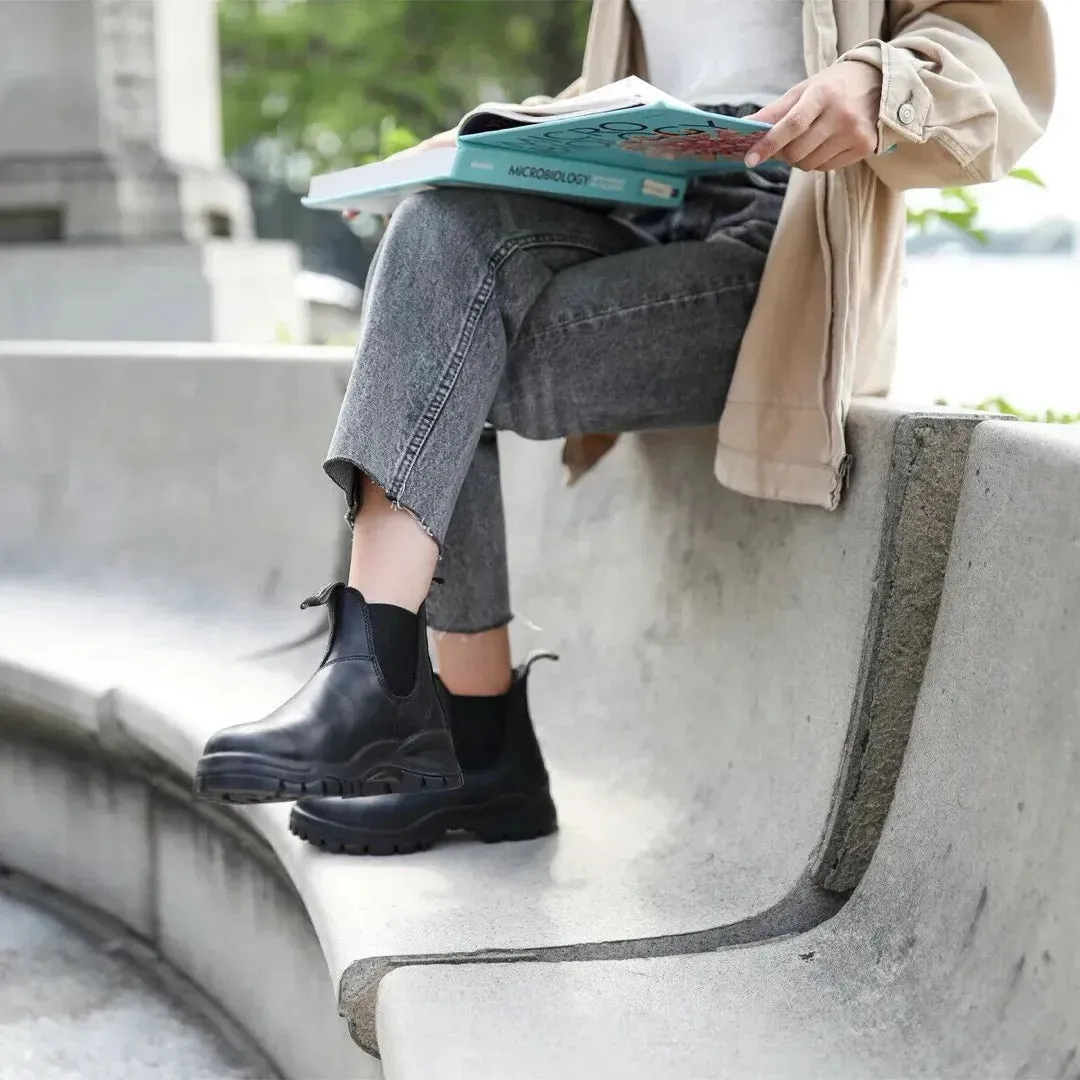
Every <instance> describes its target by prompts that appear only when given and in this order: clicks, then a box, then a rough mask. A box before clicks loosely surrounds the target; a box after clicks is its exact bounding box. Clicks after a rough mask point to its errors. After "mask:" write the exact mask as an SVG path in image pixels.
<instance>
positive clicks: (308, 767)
mask: <svg viewBox="0 0 1080 1080" xmlns="http://www.w3.org/2000/svg"><path fill="white" fill-rule="evenodd" d="M320 604H327V605H328V606H329V610H330V642H329V645H328V646H327V649H326V655H325V656H324V657H323V660H322V663H321V664H320V665H319V669H318V670H317V671H316V672H315V674H314V675H312V677H311V678H310V679H309V680H308V681H307V682H306V683H305V684H304V685H303V686H302V687H301V688H300V689H299V691H297V693H296V694H295V695H293V697H292V698H290V699H289V700H288V701H287V702H285V704H284V705H282V706H281V708H279V709H278V710H277V711H276V712H273V713H271V714H270V715H269V716H268V717H266V719H265V720H259V721H256V722H255V723H252V724H241V725H239V726H238V727H231V728H226V729H225V730H224V731H219V732H218V733H217V734H216V735H214V736H213V737H212V738H211V739H210V741H209V742H208V743H207V744H206V748H205V749H204V751H203V756H202V758H201V759H200V760H199V763H198V765H197V766H196V768H195V793H196V794H197V795H199V796H201V797H202V798H205V799H218V800H223V801H227V802H277V801H284V800H288V799H296V798H299V797H300V796H301V795H306V794H310V793H313V792H317V793H319V794H324V795H376V794H379V795H381V794H384V793H388V792H397V791H420V790H422V789H424V788H428V787H435V788H441V789H446V788H454V787H459V786H460V785H461V770H460V769H459V768H458V764H457V759H456V758H455V757H454V746H453V742H452V740H451V737H450V732H449V731H448V730H447V726H446V715H445V712H444V709H443V704H442V700H441V699H440V697H439V694H438V692H437V690H436V687H435V680H434V676H433V675H432V671H431V661H430V659H429V658H428V649H427V623H426V619H425V618H424V609H423V608H421V609H420V615H419V618H418V619H417V623H418V626H417V633H418V634H419V644H418V657H419V662H418V664H417V674H416V682H415V685H414V686H413V688H412V690H411V691H410V692H409V693H408V694H407V695H406V696H404V697H398V696H395V695H394V694H392V693H391V692H390V691H389V690H388V689H387V688H386V684H385V680H384V678H383V675H382V672H381V670H380V668H379V663H378V660H377V659H376V656H375V650H374V648H373V646H372V635H371V622H370V619H369V617H368V606H367V603H366V601H365V600H364V598H363V596H361V595H360V593H358V592H357V591H356V590H355V589H351V588H348V587H346V586H345V585H343V584H341V583H340V582H339V583H337V584H335V585H328V586H327V587H326V588H325V589H323V591H322V592H321V593H319V594H318V595H317V596H312V597H309V598H308V599H307V600H305V601H304V603H303V605H302V607H315V606H318V605H320Z"/></svg>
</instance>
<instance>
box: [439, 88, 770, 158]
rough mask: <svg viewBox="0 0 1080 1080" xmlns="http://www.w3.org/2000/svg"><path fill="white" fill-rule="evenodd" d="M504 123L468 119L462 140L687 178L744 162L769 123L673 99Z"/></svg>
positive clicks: (487, 117) (488, 117)
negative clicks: (541, 120) (511, 124)
mask: <svg viewBox="0 0 1080 1080" xmlns="http://www.w3.org/2000/svg"><path fill="white" fill-rule="evenodd" d="M500 122H504V121H502V118H501V117H499V116H497V115H495V114H492V113H478V114H475V115H473V116H472V117H469V118H467V119H466V121H465V123H464V124H463V125H462V128H461V132H460V133H459V135H458V139H459V142H460V144H461V145H463V146H475V147H481V146H484V147H497V148H499V149H504V150H517V151H520V152H524V153H529V154H535V155H537V156H539V157H543V158H555V159H558V160H563V161H572V162H580V163H588V164H590V165H605V166H611V167H614V168H624V169H640V170H648V171H649V172H652V173H665V174H668V175H671V176H680V177H691V176H702V175H706V174H708V173H716V172H722V171H724V170H726V169H733V168H739V169H743V168H745V167H746V166H745V165H744V163H743V159H744V158H745V156H746V154H747V152H748V151H749V150H750V148H751V147H752V146H753V145H754V144H755V143H756V142H757V141H758V140H759V139H760V138H761V137H762V135H763V134H764V133H765V132H766V131H768V130H769V126H770V125H768V124H765V123H761V122H759V121H755V120H744V119H739V118H737V117H732V116H722V115H719V114H717V113H711V112H706V111H705V110H704V109H695V108H693V107H692V106H689V105H682V104H680V103H677V102H667V101H663V102H657V103H654V104H645V105H636V106H631V107H630V108H626V109H618V110H615V111H611V112H604V113H599V114H593V115H590V116H569V117H565V118H560V119H552V120H546V121H545V122H544V123H542V124H523V125H521V126H515V127H503V126H496V125H499V124H500Z"/></svg>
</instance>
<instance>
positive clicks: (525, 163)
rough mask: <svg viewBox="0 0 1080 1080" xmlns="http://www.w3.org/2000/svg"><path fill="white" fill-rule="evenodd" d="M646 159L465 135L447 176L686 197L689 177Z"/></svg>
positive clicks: (647, 198)
mask: <svg viewBox="0 0 1080 1080" xmlns="http://www.w3.org/2000/svg"><path fill="white" fill-rule="evenodd" d="M642 164H643V165H644V168H639V167H634V168H626V167H620V166H618V165H609V164H602V163H593V162H587V161H581V160H578V159H574V158H555V157H554V156H552V155H550V154H548V155H543V154H535V153H530V152H528V151H526V150H520V149H510V148H507V147H502V146H495V145H491V144H490V143H487V142H483V143H481V142H472V141H469V140H465V139H462V140H460V141H459V144H458V152H457V156H456V157H455V159H454V165H453V168H452V169H451V173H450V176H448V177H447V180H449V181H457V182H464V183H468V184H479V185H482V186H484V187H501V188H511V189H517V190H520V191H534V192H538V193H541V194H548V195H561V196H563V197H565V198H569V199H590V200H599V201H600V202H614V203H635V204H637V205H639V206H660V207H664V206H677V205H678V204H679V203H680V202H682V198H683V195H685V193H686V180H685V178H683V177H681V176H672V175H669V174H668V173H666V172H663V171H659V170H656V169H654V168H652V167H651V166H650V164H649V163H647V162H643V163H642Z"/></svg>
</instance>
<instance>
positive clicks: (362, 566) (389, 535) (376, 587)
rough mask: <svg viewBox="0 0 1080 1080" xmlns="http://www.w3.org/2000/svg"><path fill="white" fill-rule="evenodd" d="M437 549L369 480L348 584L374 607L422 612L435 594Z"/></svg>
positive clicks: (364, 489)
mask: <svg viewBox="0 0 1080 1080" xmlns="http://www.w3.org/2000/svg"><path fill="white" fill-rule="evenodd" d="M438 557H439V549H438V545H437V544H436V543H435V541H434V540H433V539H432V538H431V537H430V536H429V535H428V534H427V532H425V531H424V529H423V527H422V526H421V525H420V523H419V522H418V521H417V520H416V518H414V517H413V516H412V514H410V513H409V512H408V511H405V510H399V509H397V508H396V507H394V506H392V505H391V504H390V501H389V500H388V499H387V497H386V495H385V493H384V492H383V491H382V489H381V488H380V487H379V486H378V485H377V484H375V483H373V482H372V481H371V480H369V479H368V478H367V477H365V478H364V480H363V481H362V484H361V499H360V509H359V511H358V512H357V515H356V520H355V522H354V524H353V542H352V557H351V559H350V562H349V584H350V585H351V586H352V587H353V588H354V589H357V590H358V591H359V592H361V593H363V595H364V599H365V600H367V601H368V603H370V604H393V605H395V606H396V607H401V608H405V609H406V610H408V611H412V612H414V613H415V612H417V611H419V610H420V605H421V604H422V603H423V602H424V599H425V597H426V596H427V594H428V590H429V589H430V588H431V578H432V575H433V574H434V572H435V563H436V561H437V560H438Z"/></svg>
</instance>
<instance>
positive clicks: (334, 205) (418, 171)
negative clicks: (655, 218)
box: [302, 77, 770, 214]
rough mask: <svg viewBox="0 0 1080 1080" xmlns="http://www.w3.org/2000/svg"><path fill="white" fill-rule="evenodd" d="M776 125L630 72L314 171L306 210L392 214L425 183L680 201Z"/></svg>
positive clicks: (473, 116)
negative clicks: (439, 139)
mask: <svg viewBox="0 0 1080 1080" xmlns="http://www.w3.org/2000/svg"><path fill="white" fill-rule="evenodd" d="M769 127H770V125H769V124H765V123H761V122H760V121H755V120H745V119H740V118H738V117H734V116H722V115H720V114H718V113H711V112H707V111H705V110H704V109H697V108H694V106H692V105H687V104H685V103H683V102H681V101H678V100H677V99H675V98H672V97H669V96H668V95H666V94H664V93H662V92H661V91H660V90H657V89H656V87H655V86H651V85H650V84H649V83H647V82H645V81H644V80H642V79H638V78H635V77H631V78H628V79H623V80H621V81H620V82H617V83H612V84H611V85H610V86H605V87H602V88H601V89H599V90H595V91H593V92H592V93H589V94H582V95H581V96H580V97H576V98H568V99H565V100H562V101H558V100H557V101H551V102H546V103H544V104H542V105H501V104H487V105H481V106H479V107H478V108H476V109H474V110H473V111H472V112H470V113H467V114H466V115H465V117H464V118H463V119H462V121H461V123H460V124H459V125H458V128H457V141H456V145H455V146H446V147H436V148H433V149H430V150H419V151H416V152H414V153H410V152H406V153H404V154H400V155H395V156H394V157H391V158H387V159H386V160H385V161H379V162H375V163H374V164H371V165H360V166H357V167H356V168H353V169H343V170H339V171H337V172H331V173H325V174H323V175H321V176H315V177H312V180H311V186H310V189H309V191H308V195H307V197H306V198H304V199H303V200H302V201H303V203H304V205H305V206H309V207H313V208H315V209H320V210H366V211H370V212H372V213H377V214H386V213H389V212H390V211H392V210H393V208H394V207H395V206H396V205H397V204H398V203H399V202H400V201H401V200H402V199H403V198H405V197H406V196H407V195H410V194H412V193H413V192H415V191H422V190H424V189H425V188H431V187H443V186H466V187H485V188H504V189H512V190H518V191H528V192H534V193H537V194H543V195H554V196H558V197H562V198H566V199H573V200H577V199H584V200H588V201H593V202H603V203H609V204H626V203H628V204H633V205H637V206H659V207H669V206H677V205H678V204H679V203H680V202H682V199H683V196H684V195H685V193H686V183H687V181H688V180H689V179H690V178H691V177H694V176H703V175H707V174H710V173H717V172H723V171H725V170H729V169H735V168H738V169H744V168H746V166H745V164H744V163H743V158H744V156H745V155H746V153H747V152H748V151H749V150H750V148H751V147H752V146H753V145H754V144H755V143H756V142H757V141H758V139H760V138H761V136H762V134H763V133H764V132H766V131H768V130H769Z"/></svg>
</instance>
